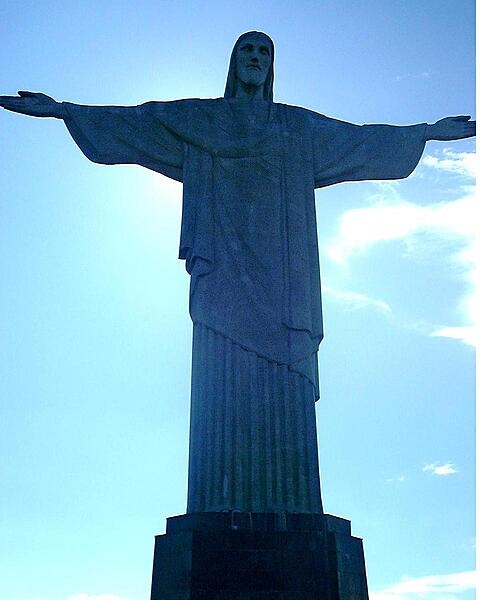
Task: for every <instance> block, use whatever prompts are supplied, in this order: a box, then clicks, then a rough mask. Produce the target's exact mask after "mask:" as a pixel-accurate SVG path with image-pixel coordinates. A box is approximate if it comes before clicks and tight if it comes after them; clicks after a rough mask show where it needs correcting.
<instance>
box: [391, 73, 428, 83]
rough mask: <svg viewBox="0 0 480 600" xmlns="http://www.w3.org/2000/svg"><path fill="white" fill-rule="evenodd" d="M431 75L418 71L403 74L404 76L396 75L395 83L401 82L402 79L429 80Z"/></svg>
mask: <svg viewBox="0 0 480 600" xmlns="http://www.w3.org/2000/svg"><path fill="white" fill-rule="evenodd" d="M430 77H431V73H430V72H429V71H419V72H418V73H405V74H404V75H396V76H395V81H403V80H404V79H429V78H430Z"/></svg>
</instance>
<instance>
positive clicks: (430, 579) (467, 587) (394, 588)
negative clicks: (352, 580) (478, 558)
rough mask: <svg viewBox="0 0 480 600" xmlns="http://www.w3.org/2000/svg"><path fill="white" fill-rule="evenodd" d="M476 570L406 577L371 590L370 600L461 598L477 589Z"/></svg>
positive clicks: (452, 599) (442, 599)
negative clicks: (374, 590)
mask: <svg viewBox="0 0 480 600" xmlns="http://www.w3.org/2000/svg"><path fill="white" fill-rule="evenodd" d="M475 585H476V573H475V571H466V572H463V573H450V574H448V575H429V576H427V577H404V578H402V580H401V581H399V582H398V583H394V584H392V585H389V586H387V587H385V588H383V589H381V590H379V591H376V592H370V594H369V595H370V600H418V599H419V598H422V599H423V600H461V595H462V594H463V593H464V592H469V591H472V590H474V589H475Z"/></svg>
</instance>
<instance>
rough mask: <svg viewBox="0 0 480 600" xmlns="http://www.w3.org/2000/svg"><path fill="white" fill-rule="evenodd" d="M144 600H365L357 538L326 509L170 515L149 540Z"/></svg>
mask: <svg viewBox="0 0 480 600" xmlns="http://www.w3.org/2000/svg"><path fill="white" fill-rule="evenodd" d="M151 600H368V591H367V578H366V572H365V560H364V555H363V545H362V540H361V539H359V538H356V537H352V535H351V530H350V521H347V520H346V519H341V518H339V517H334V516H332V515H323V514H302V513H243V512H236V511H232V512H226V513H189V514H186V515H181V516H177V517H171V518H169V519H167V532H166V534H164V535H159V536H157V537H156V538H155V556H154V563H153V576H152V594H151Z"/></svg>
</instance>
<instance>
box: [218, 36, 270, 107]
mask: <svg viewBox="0 0 480 600" xmlns="http://www.w3.org/2000/svg"><path fill="white" fill-rule="evenodd" d="M273 56H274V46H273V41H272V40H271V39H270V38H269V37H268V35H267V34H266V33H262V32H261V31H247V32H246V33H243V34H242V35H241V36H240V37H239V38H238V40H237V41H236V42H235V45H234V47H233V50H232V55H231V57H230V66H229V68H228V76H227V84H226V86H225V94H224V97H225V98H233V97H235V96H236V95H237V90H238V88H239V86H240V85H242V84H244V85H247V86H254V87H255V86H256V87H259V86H263V99H264V100H271V101H272V100H273Z"/></svg>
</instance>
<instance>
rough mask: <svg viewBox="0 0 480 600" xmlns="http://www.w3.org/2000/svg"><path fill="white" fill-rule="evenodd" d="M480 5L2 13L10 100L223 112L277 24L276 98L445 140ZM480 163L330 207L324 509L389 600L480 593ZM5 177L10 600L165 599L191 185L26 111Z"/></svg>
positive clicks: (183, 363)
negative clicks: (358, 548)
mask: <svg viewBox="0 0 480 600" xmlns="http://www.w3.org/2000/svg"><path fill="white" fill-rule="evenodd" d="M474 11H475V6H474V2H473V1H471V0H462V1H461V2H458V1H457V0H435V1H434V0H425V1H423V2H420V1H418V0H403V1H402V2H400V1H395V2H385V1H383V0H377V1H375V0H365V1H364V2H350V1H345V0H336V1H335V2H334V1H333V0H323V1H322V2H316V1H315V2H314V1H303V2H302V1H300V2H297V3H296V5H295V9H292V5H291V3H289V2H286V1H278V2H268V1H267V2H264V3H262V4H259V5H245V4H242V3H233V2H226V1H223V2H208V1H205V2H195V3H192V2H170V1H163V2H158V1H156V2H148V1H142V0H139V1H138V2H136V3H125V4H121V3H118V2H113V1H110V0H105V1H104V2H102V3H99V2H93V1H84V2H81V3H74V2H70V1H68V0H67V1H66V2H65V0H64V1H62V2H60V1H49V0H46V1H45V2H42V3H34V2H26V1H22V0H17V1H15V2H13V1H6V0H3V2H2V3H1V5H0V39H2V48H3V52H2V53H1V54H0V73H1V79H0V81H1V84H2V88H1V93H2V94H13V93H15V92H16V91H17V90H18V89H31V90H34V91H43V92H46V93H48V94H51V95H52V96H54V97H55V98H57V99H59V100H69V101H74V102H78V103H83V104H124V105H130V104H137V103H141V102H144V101H146V100H151V99H159V100H169V99H175V98H186V97H215V96H220V95H222V93H223V88H224V82H225V77H226V71H227V65H228V60H229V55H230V50H231V47H232V45H233V43H234V41H235V39H236V37H237V36H238V35H239V34H240V33H242V32H243V31H247V30H250V29H260V30H263V31H266V32H267V33H269V34H270V35H271V36H272V37H273V39H274V40H275V43H276V67H275V69H276V80H275V99H276V100H277V101H281V102H287V103H290V104H296V105H301V106H305V107H307V108H311V109H313V110H317V111H318V112H321V113H324V114H327V115H329V116H333V117H336V118H340V119H344V120H348V121H352V122H355V123H372V122H379V123H381V122H384V123H394V124H412V123H421V122H426V121H428V122H433V121H435V120H436V119H438V118H441V117H443V116H446V115H455V114H474V111H475V95H474V91H475V90H474V59H475V55H474ZM474 147H475V146H474V142H473V141H472V140H465V141H462V142H456V143H437V142H430V143H429V144H428V145H427V148H426V152H425V154H424V157H423V159H422V161H421V163H420V165H419V167H418V168H417V170H416V171H415V173H414V175H413V176H411V177H410V178H409V179H408V180H405V181H402V182H376V183H371V182H369V183H358V184H342V185H339V186H335V187H332V188H329V189H326V190H321V191H320V192H318V193H317V206H318V224H319V225H318V228H319V240H320V253H321V269H322V283H323V286H324V316H325V329H326V337H325V340H324V342H323V343H322V347H321V350H320V374H321V394H322V399H321V401H320V403H319V404H318V405H317V419H318V429H319V444H320V462H321V478H322V490H323V497H324V505H325V509H326V511H327V512H330V513H334V514H338V515H341V516H343V517H346V518H349V519H351V520H352V527H353V532H354V534H356V535H358V536H360V537H362V538H363V539H364V546H365V552H366V560H367V570H368V577H369V587H370V592H371V598H372V600H411V599H415V598H425V599H427V600H447V599H448V600H456V599H458V600H470V599H471V598H473V597H474V592H473V575H472V570H473V568H474V544H475V541H474V534H475V529H474V475H475V472H474V400H475V381H474V379H475V374H474V359H475V353H474V343H475V332H474V325H475V323H476V322H478V306H479V305H480V303H479V302H478V299H479V296H478V288H479V278H478V270H476V263H475V261H476V257H477V255H478V243H479V241H478V233H477V230H478V226H477V224H478V222H479V220H478V217H479V215H478V212H479V210H478V204H476V203H475V202H474V198H473V183H474V179H473V176H474V168H475V163H474V160H473V152H474ZM0 161H1V162H0V164H1V171H0V173H1V177H0V257H1V258H0V281H1V284H0V336H1V337H0V401H1V415H2V416H1V420H0V452H1V460H2V467H1V483H0V486H1V490H2V492H1V508H2V510H1V525H0V527H1V530H2V531H1V539H2V542H3V543H2V546H1V547H0V597H1V598H5V599H8V600H142V599H144V598H147V597H149V586H150V573H151V564H152V554H153V537H154V535H155V534H157V533H160V532H162V531H164V526H165V518H166V517H167V516H171V515H175V514H180V513H183V512H184V511H185V505H186V476H187V447H188V410H189V376H190V344H191V325H190V322H189V318H188V278H187V275H186V273H185V271H184V267H183V264H182V263H181V262H180V261H178V260H177V258H176V257H177V252H178V237H179V225H180V210H181V187H180V185H179V184H177V183H175V182H171V181H169V180H167V179H166V178H164V177H162V176H160V175H158V174H156V173H153V172H149V171H147V170H145V169H141V168H140V167H131V166H130V167H127V166H123V167H120V166H117V167H104V166H99V165H94V164H92V163H89V162H88V161H87V160H86V159H85V157H84V156H83V155H82V154H81V153H80V151H79V150H78V149H77V148H76V146H75V145H74V143H73V142H72V140H71V139H70V138H69V135H68V133H67V131H66V129H65V127H64V126H63V125H62V123H61V122H59V121H56V120H46V119H36V120H35V119H31V118H26V117H22V116H19V115H15V114H10V113H7V112H1V114H0ZM477 268H478V267H477ZM477 335H478V334H477Z"/></svg>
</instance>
